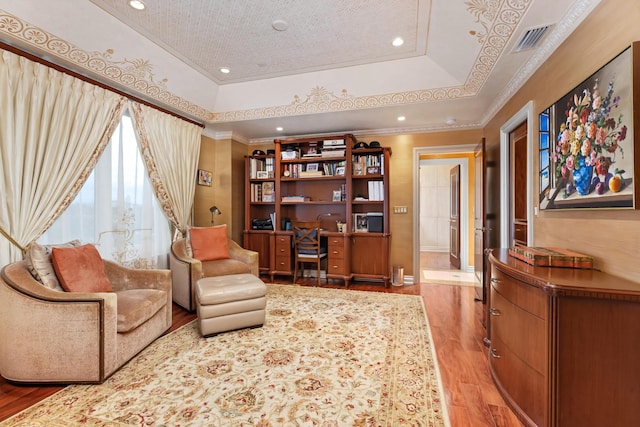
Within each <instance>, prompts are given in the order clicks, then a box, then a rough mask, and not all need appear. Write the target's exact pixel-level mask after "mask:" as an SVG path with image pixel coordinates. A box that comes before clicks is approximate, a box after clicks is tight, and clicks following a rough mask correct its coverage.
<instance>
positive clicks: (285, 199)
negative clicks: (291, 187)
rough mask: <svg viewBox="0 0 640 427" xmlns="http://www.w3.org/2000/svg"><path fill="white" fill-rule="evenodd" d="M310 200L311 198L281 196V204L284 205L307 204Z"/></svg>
mask: <svg viewBox="0 0 640 427" xmlns="http://www.w3.org/2000/svg"><path fill="white" fill-rule="evenodd" d="M310 200H311V197H309V196H301V195H298V196H282V202H283V203H286V202H308V201H310Z"/></svg>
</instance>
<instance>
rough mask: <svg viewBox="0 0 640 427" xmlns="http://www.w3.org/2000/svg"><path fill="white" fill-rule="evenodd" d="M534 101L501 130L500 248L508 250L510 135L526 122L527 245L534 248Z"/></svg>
mask: <svg viewBox="0 0 640 427" xmlns="http://www.w3.org/2000/svg"><path fill="white" fill-rule="evenodd" d="M533 108H534V105H533V101H529V102H527V103H526V104H525V106H524V107H522V108H521V109H520V111H518V112H517V113H516V114H515V115H514V116H513V117H511V118H510V119H509V120H508V121H507V122H506V123H505V124H504V125H502V127H501V128H500V247H503V248H508V247H509V246H510V243H509V213H510V212H511V207H510V200H509V165H510V156H509V134H510V133H511V132H513V130H514V129H516V128H517V127H518V126H519V125H521V124H522V122H524V121H525V120H526V121H527V221H528V222H527V245H528V246H533V245H534V242H533V215H534V208H533V195H534V194H536V193H535V192H534V191H533V181H534V180H533V159H534V151H533V148H534V147H535V145H536V144H534V140H533V134H534V132H533V129H534V124H535V123H537V121H536V122H535V123H534V121H533V119H534V115H533Z"/></svg>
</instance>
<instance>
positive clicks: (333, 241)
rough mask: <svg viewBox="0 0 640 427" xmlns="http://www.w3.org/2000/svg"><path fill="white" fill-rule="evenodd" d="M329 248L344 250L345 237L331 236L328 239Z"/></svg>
mask: <svg viewBox="0 0 640 427" xmlns="http://www.w3.org/2000/svg"><path fill="white" fill-rule="evenodd" d="M327 246H328V247H330V248H331V247H339V248H344V237H336V236H329V237H328V238H327Z"/></svg>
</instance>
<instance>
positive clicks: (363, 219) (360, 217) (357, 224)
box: [353, 213, 369, 233]
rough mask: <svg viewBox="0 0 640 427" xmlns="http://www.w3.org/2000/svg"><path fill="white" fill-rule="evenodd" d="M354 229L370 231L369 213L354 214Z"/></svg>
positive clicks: (361, 231) (363, 231)
mask: <svg viewBox="0 0 640 427" xmlns="http://www.w3.org/2000/svg"><path fill="white" fill-rule="evenodd" d="M353 229H354V230H355V232H356V233H366V232H367V231H369V227H368V225H367V214H365V213H355V214H353Z"/></svg>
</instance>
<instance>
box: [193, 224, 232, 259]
mask: <svg viewBox="0 0 640 427" xmlns="http://www.w3.org/2000/svg"><path fill="white" fill-rule="evenodd" d="M189 238H190V239H191V248H192V250H193V257H194V258H195V259H199V260H200V261H213V260H216V259H225V258H230V256H229V246H228V241H227V225H226V224H225V225H216V226H214V227H203V228H191V229H189Z"/></svg>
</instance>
